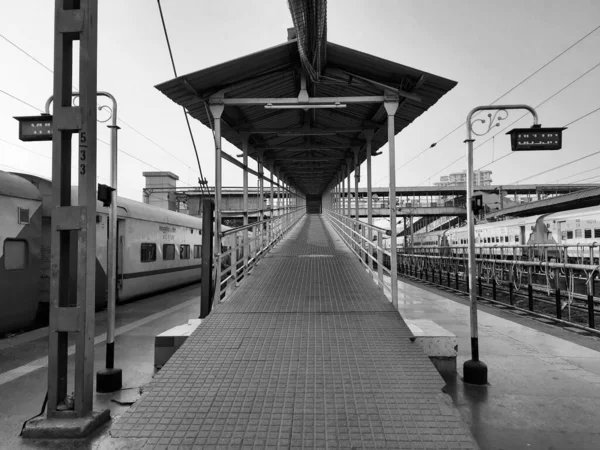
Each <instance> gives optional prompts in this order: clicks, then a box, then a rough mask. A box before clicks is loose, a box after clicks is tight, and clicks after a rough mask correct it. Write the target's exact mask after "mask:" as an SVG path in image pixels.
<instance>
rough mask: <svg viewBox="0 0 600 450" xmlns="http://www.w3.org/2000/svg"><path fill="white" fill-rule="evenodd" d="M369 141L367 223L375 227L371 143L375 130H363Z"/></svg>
mask: <svg viewBox="0 0 600 450" xmlns="http://www.w3.org/2000/svg"><path fill="white" fill-rule="evenodd" d="M363 134H364V135H365V138H366V139H367V223H368V224H369V225H373V186H372V178H371V158H372V154H371V151H372V149H371V143H372V141H373V130H370V129H369V130H363Z"/></svg>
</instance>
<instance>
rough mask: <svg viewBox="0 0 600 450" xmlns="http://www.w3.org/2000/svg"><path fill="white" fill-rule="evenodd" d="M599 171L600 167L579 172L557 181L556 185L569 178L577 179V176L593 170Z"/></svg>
mask: <svg viewBox="0 0 600 450" xmlns="http://www.w3.org/2000/svg"><path fill="white" fill-rule="evenodd" d="M598 169H600V166H596V167H592V168H591V169H588V170H584V171H583V172H577V173H574V174H572V175H569V176H566V177H562V178H559V179H558V180H555V181H554V183H558V182H559V181H562V180H566V179H567V178H571V177H576V176H577V175H583V174H584V173H588V172H591V171H593V170H598ZM598 176H600V175H598Z"/></svg>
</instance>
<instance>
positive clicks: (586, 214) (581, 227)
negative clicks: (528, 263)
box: [385, 206, 600, 264]
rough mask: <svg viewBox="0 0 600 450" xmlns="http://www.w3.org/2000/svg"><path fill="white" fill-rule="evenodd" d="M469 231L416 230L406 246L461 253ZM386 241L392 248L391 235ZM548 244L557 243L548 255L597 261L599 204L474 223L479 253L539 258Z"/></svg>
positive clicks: (400, 247) (401, 243) (401, 240)
mask: <svg viewBox="0 0 600 450" xmlns="http://www.w3.org/2000/svg"><path fill="white" fill-rule="evenodd" d="M467 232H468V231H467V227H457V228H450V229H447V230H438V231H433V232H428V233H417V234H415V235H414V236H413V239H412V245H411V242H410V238H409V240H408V241H407V246H408V247H412V248H413V249H414V251H417V252H420V253H424V252H427V253H432V254H438V253H440V254H445V255H449V254H454V255H461V254H465V253H466V252H467V245H468V236H467ZM385 244H386V246H387V248H389V238H388V239H387V240H386V243H385ZM548 244H554V247H549V248H548V249H547V250H546V255H547V256H548V257H551V258H555V259H557V260H561V259H562V260H578V261H584V262H586V263H595V264H598V258H599V255H600V249H598V248H597V247H596V248H595V249H594V250H593V254H592V255H590V248H591V247H593V246H594V244H596V245H600V206H591V207H588V208H579V209H574V210H569V211H562V212H557V213H551V214H543V215H535V216H530V217H522V218H517V219H510V220H503V221H499V222H487V223H480V224H477V225H475V246H476V253H477V254H478V255H481V254H484V255H490V256H500V255H503V256H504V257H514V256H518V257H522V256H527V257H537V258H539V257H540V256H541V255H542V250H541V248H542V247H541V246H542V245H548ZM403 249H404V237H402V236H399V237H398V250H399V251H403ZM591 258H593V261H591Z"/></svg>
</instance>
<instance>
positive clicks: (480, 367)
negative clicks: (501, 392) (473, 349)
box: [463, 359, 488, 385]
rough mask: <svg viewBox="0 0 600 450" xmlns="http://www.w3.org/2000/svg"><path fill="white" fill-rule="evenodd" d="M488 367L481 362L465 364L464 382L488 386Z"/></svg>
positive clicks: (467, 362)
mask: <svg viewBox="0 0 600 450" xmlns="http://www.w3.org/2000/svg"><path fill="white" fill-rule="evenodd" d="M487 373H488V370H487V366H486V365H485V364H484V363H483V362H481V361H473V360H472V359H470V360H469V361H465V363H464V364H463V381H464V382H465V383H469V384H477V385H484V384H487Z"/></svg>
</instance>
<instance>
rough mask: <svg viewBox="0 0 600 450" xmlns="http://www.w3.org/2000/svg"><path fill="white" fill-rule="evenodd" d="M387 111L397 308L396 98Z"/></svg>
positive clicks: (391, 249)
mask: <svg viewBox="0 0 600 450" xmlns="http://www.w3.org/2000/svg"><path fill="white" fill-rule="evenodd" d="M384 106H385V110H386V112H387V116H388V117H387V119H388V120H387V123H388V146H389V150H390V163H389V165H390V167H389V173H390V194H389V196H390V231H391V234H392V235H391V236H390V255H391V257H390V271H391V278H392V286H391V288H392V289H391V290H392V304H393V305H394V308H398V271H397V268H398V254H397V253H396V252H397V239H396V235H397V229H396V143H395V136H396V133H395V124H394V115H395V114H396V111H397V109H398V100H396V101H386V102H384Z"/></svg>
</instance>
